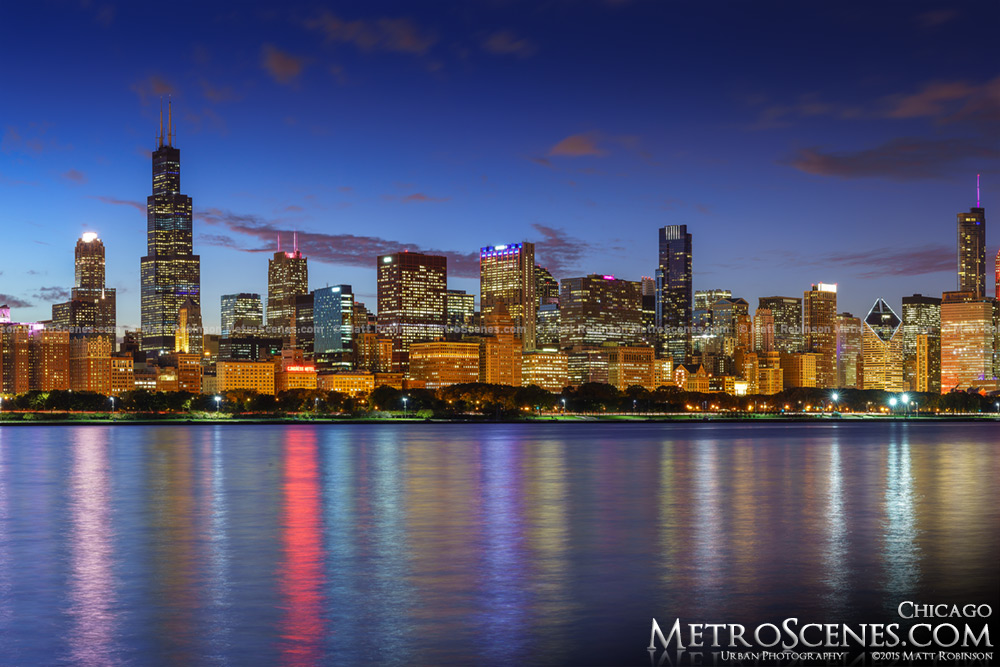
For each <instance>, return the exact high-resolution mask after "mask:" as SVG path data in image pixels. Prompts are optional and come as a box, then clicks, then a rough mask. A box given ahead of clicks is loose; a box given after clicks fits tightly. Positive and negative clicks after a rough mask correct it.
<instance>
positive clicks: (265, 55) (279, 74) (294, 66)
mask: <svg viewBox="0 0 1000 667" xmlns="http://www.w3.org/2000/svg"><path fill="white" fill-rule="evenodd" d="M261 65H262V66H263V67H264V69H265V70H267V72H268V74H270V75H271V78H273V79H274V80H275V81H277V82H278V83H280V84H283V85H288V84H290V83H292V82H294V81H295V79H297V78H298V77H299V75H300V74H302V69H303V68H304V67H305V65H306V60H305V58H296V57H295V56H293V55H291V54H289V53H285V52H284V51H281V50H279V49H276V48H274V47H273V46H271V45H270V44H265V45H264V46H263V48H262V49H261Z"/></svg>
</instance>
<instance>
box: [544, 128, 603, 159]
mask: <svg viewBox="0 0 1000 667" xmlns="http://www.w3.org/2000/svg"><path fill="white" fill-rule="evenodd" d="M597 140H598V137H597V134H596V133H594V132H591V133H587V134H572V135H570V136H568V137H566V138H565V139H563V140H562V141H560V142H559V143H557V144H556V145H555V146H553V147H552V148H550V149H549V152H548V155H550V156H566V157H583V156H586V155H607V153H608V152H607V151H606V150H604V149H602V148H599V147H598V146H597Z"/></svg>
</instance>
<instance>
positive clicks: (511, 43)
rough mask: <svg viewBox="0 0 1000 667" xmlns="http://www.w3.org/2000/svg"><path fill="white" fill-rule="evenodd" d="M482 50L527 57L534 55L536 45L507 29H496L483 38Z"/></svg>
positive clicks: (536, 48) (495, 53)
mask: <svg viewBox="0 0 1000 667" xmlns="http://www.w3.org/2000/svg"><path fill="white" fill-rule="evenodd" d="M480 46H482V49H483V51H486V52H487V53H492V54H494V55H510V56H517V57H519V58H528V57H530V56H533V55H535V52H536V51H537V50H538V47H537V46H535V44H534V43H533V42H532V41H530V40H528V39H525V38H523V37H518V36H517V35H515V34H514V33H512V32H511V31H509V30H498V31H497V32H494V33H493V34H492V35H490V36H489V37H487V38H486V39H485V40H483V43H482V44H481V45H480Z"/></svg>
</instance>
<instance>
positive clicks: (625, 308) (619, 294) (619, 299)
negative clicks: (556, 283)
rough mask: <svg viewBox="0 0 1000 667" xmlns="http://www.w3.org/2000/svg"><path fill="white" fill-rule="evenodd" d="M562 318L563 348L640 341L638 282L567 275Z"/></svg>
mask: <svg viewBox="0 0 1000 667" xmlns="http://www.w3.org/2000/svg"><path fill="white" fill-rule="evenodd" d="M559 319H560V329H561V335H560V339H559V342H560V345H561V346H562V347H563V348H568V347H573V346H579V345H602V344H604V343H616V344H619V345H630V344H634V343H637V342H638V341H639V340H640V338H641V334H642V300H641V294H640V291H639V283H638V282H636V281H633V280H621V279H618V278H615V277H614V276H604V275H597V274H591V275H588V276H584V277H582V278H564V279H563V280H562V282H561V283H560V293H559Z"/></svg>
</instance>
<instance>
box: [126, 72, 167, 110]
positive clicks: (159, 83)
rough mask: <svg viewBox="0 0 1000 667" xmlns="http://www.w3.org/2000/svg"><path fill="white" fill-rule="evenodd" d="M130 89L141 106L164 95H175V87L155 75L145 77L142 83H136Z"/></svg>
mask: <svg viewBox="0 0 1000 667" xmlns="http://www.w3.org/2000/svg"><path fill="white" fill-rule="evenodd" d="M131 89H132V92H133V93H135V94H136V95H138V96H139V101H140V102H141V103H142V104H148V103H149V102H151V101H153V100H154V99H156V98H160V97H163V96H165V95H176V94H177V87H176V86H174V84H172V83H170V82H169V81H167V80H166V79H164V78H163V77H161V76H159V75H157V74H153V75H151V76H149V77H146V78H145V79H143V80H142V81H136V82H135V83H133V84H132V86H131Z"/></svg>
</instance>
